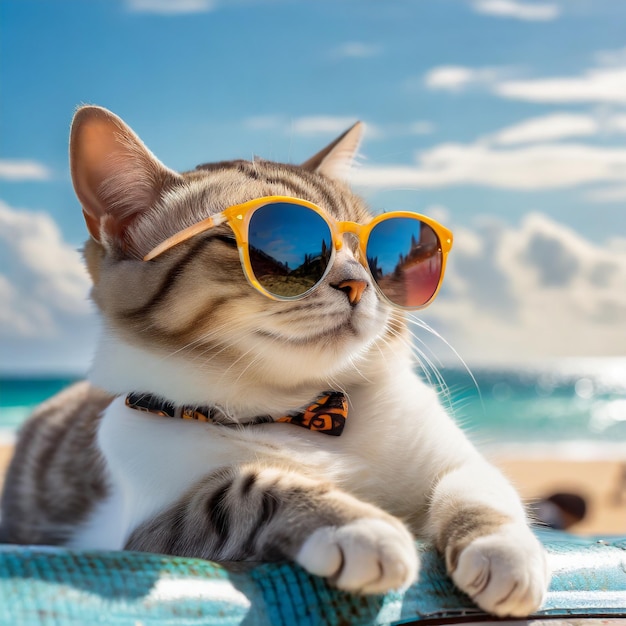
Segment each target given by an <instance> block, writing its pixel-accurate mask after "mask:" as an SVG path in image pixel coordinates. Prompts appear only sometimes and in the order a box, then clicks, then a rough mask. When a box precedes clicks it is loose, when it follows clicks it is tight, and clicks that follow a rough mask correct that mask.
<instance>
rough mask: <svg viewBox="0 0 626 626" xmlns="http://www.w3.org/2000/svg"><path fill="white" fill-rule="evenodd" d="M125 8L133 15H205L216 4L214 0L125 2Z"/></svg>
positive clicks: (144, 0) (129, 0)
mask: <svg viewBox="0 0 626 626" xmlns="http://www.w3.org/2000/svg"><path fill="white" fill-rule="evenodd" d="M126 6H127V8H128V10H129V11H131V12H133V13H156V14H160V15H175V14H189V13H207V12H209V11H213V10H214V9H215V8H216V3H215V2H214V0H127V1H126Z"/></svg>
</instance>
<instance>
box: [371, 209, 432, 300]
mask: <svg viewBox="0 0 626 626" xmlns="http://www.w3.org/2000/svg"><path fill="white" fill-rule="evenodd" d="M442 259H443V255H442V252H441V245H440V243H439V238H438V237H437V234H436V233H435V231H434V230H433V229H432V228H431V227H430V226H429V225H428V224H426V223H425V222H422V221H421V220H420V219H418V218H411V217H390V218H389V219H387V220H384V221H382V222H379V223H378V224H376V226H374V228H373V229H372V231H371V233H370V236H369V239H368V241H367V262H368V264H369V268H370V272H371V273H372V276H373V278H374V280H375V281H376V284H377V285H378V286H379V287H380V290H381V291H382V292H383V293H384V294H385V296H387V298H388V299H389V300H391V302H394V303H395V304H399V305H400V306H404V307H409V308H411V307H414V308H416V307H421V306H424V305H425V304H426V303H428V301H429V300H430V299H431V298H432V297H433V295H434V293H435V291H436V290H437V286H438V285H439V279H440V277H441V269H442V265H443V260H442Z"/></svg>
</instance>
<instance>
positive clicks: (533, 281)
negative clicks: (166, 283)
mask: <svg viewBox="0 0 626 626" xmlns="http://www.w3.org/2000/svg"><path fill="white" fill-rule="evenodd" d="M0 29H1V30H0V56H1V58H2V60H3V61H2V65H1V66H0V138H1V140H0V239H2V246H1V248H0V370H3V371H15V370H39V371H50V370H70V371H77V372H81V371H83V370H84V369H85V367H86V366H87V363H88V361H89V355H90V353H91V351H92V349H93V343H94V333H95V326H96V323H95V321H94V315H93V312H92V311H91V309H90V305H88V304H87V303H86V302H85V294H86V291H87V280H86V278H85V275H84V273H83V271H82V270H81V268H80V260H79V256H78V254H77V253H76V249H77V248H78V247H79V246H80V245H81V243H82V241H83V240H84V239H85V236H86V231H85V228H84V225H83V221H82V217H81V214H80V207H79V205H78V202H77V201H76V199H75V197H74V194H73V191H72V188H71V183H70V179H69V174H68V169H67V134H68V129H69V124H70V120H71V117H72V114H73V111H74V109H75V107H76V106H77V105H79V104H81V103H93V104H100V105H102V106H106V107H108V108H110V109H111V110H113V111H114V112H116V113H117V114H118V115H120V116H121V117H122V118H123V119H125V120H126V121H127V122H128V123H129V124H130V125H131V126H132V127H133V128H134V129H135V130H136V132H137V133H138V134H139V135H140V136H141V137H142V138H143V139H144V141H145V142H146V143H147V145H148V146H149V147H150V148H151V150H152V151H153V152H154V153H155V154H157V156H159V158H160V159H161V160H163V161H164V162H165V163H166V164H167V165H169V166H170V167H173V168H174V169H180V170H182V169H188V168H192V167H194V166H195V165H196V164H198V163H201V162H207V161H211V160H221V159H226V158H232V157H243V158H251V157H252V156H253V155H255V154H256V155H259V156H262V157H265V158H273V159H276V160H284V161H291V162H300V161H303V160H305V159H306V158H307V157H308V156H310V155H311V154H313V153H314V152H316V151H317V150H318V149H319V148H321V147H322V146H324V145H325V144H326V143H327V142H329V141H330V140H332V139H333V138H334V137H335V136H336V135H337V134H339V133H340V132H341V131H342V130H344V129H345V128H346V127H347V126H349V125H350V124H351V123H353V122H354V121H355V120H357V119H362V120H364V121H365V122H366V123H367V124H368V129H369V130H368V134H367V136H366V140H365V141H364V143H363V146H362V149H361V152H362V157H361V158H360V159H359V166H358V167H357V168H356V169H355V171H354V173H353V178H352V180H353V183H354V185H355V186H356V187H357V188H358V189H359V190H360V191H362V193H363V194H364V195H365V197H366V198H367V199H368V201H369V202H370V204H371V206H372V208H373V209H374V210H375V211H379V210H382V209H388V210H392V209H410V210H417V211H420V212H424V213H427V214H429V215H432V216H433V217H435V218H437V219H440V220H441V221H443V222H444V223H445V224H446V225H447V226H449V227H450V228H451V229H452V230H453V231H454V232H455V247H454V249H453V251H452V253H451V256H450V266H449V274H448V277H447V280H446V284H445V287H444V289H443V291H442V293H441V295H440V297H439V299H438V300H437V302H436V303H435V304H434V305H433V306H432V307H431V308H430V309H429V310H428V311H426V312H425V313H424V315H423V316H422V317H424V318H425V319H426V320H427V321H428V322H429V323H431V324H432V325H433V326H434V327H435V328H437V329H438V330H439V331H440V332H441V333H442V334H443V335H444V336H445V337H446V338H447V339H448V340H449V341H450V342H451V343H452V344H453V345H454V346H455V347H456V348H457V349H458V350H459V352H460V353H461V354H462V356H464V357H465V358H467V359H468V360H469V361H470V362H472V361H476V360H479V359H487V360H490V359H497V360H501V359H507V360H517V359H529V358H530V359H532V358H545V357H551V356H555V357H560V356H602V355H622V356H623V355H625V354H626V333H625V332H624V330H623V328H624V322H625V321H626V210H625V204H626V146H625V142H626V3H622V2H618V1H616V0H545V1H539V0H533V1H531V0H388V1H382V0H378V1H375V0H310V1H309V0H299V1H296V0H293V1H289V0H284V1H281V0H267V1H264V0H247V1H246V0H231V1H226V0H224V1H223V2H220V1H219V0H215V1H211V0H55V1H54V2H50V1H49V0H4V2H2V3H0Z"/></svg>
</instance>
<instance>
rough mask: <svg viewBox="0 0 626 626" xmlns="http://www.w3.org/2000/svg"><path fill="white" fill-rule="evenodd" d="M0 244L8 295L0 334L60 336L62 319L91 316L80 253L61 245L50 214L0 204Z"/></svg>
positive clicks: (2, 305)
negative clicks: (58, 323)
mask: <svg viewBox="0 0 626 626" xmlns="http://www.w3.org/2000/svg"><path fill="white" fill-rule="evenodd" d="M0 241H2V246H1V248H2V250H1V252H0V259H1V260H2V263H1V264H0V265H1V266H2V268H3V274H1V275H0V276H1V277H2V286H3V287H2V291H3V293H4V295H5V296H7V297H6V298H0V308H2V319H3V324H2V326H0V334H2V335H4V334H12V333H18V334H28V335H29V336H32V337H36V336H39V335H42V336H48V335H50V334H54V333H55V332H57V331H58V325H57V324H56V317H57V316H58V314H63V315H67V314H69V315H70V316H84V315H87V314H88V313H89V311H90V306H89V304H88V301H87V293H88V289H89V284H90V283H89V278H88V276H87V272H86V270H85V269H84V267H83V263H82V260H81V258H80V254H79V253H78V251H77V250H75V249H74V248H72V247H71V246H69V245H68V244H67V243H66V242H64V241H63V239H62V237H61V233H60V231H59V229H58V227H57V225H56V224H55V223H54V221H53V220H52V219H51V218H50V217H49V216H48V215H46V214H44V213H34V212H30V211H22V210H16V209H12V208H11V207H9V206H8V205H7V204H5V203H3V202H0ZM5 268H6V269H5Z"/></svg>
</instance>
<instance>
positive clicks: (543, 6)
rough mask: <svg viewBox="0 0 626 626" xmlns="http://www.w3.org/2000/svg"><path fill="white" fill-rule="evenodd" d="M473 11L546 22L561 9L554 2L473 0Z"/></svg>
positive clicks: (552, 18) (554, 17)
mask: <svg viewBox="0 0 626 626" xmlns="http://www.w3.org/2000/svg"><path fill="white" fill-rule="evenodd" d="M472 6H473V8H474V10H475V11H477V12H478V13H484V14H486V15H492V16H494V17H501V18H513V19H518V20H525V21H534V22H546V21H550V20H554V19H556V18H557V17H559V15H560V13H561V10H560V9H559V7H558V6H557V5H556V4H552V3H535V4H530V3H528V2H517V1H514V0H475V1H474V2H473V3H472Z"/></svg>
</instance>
